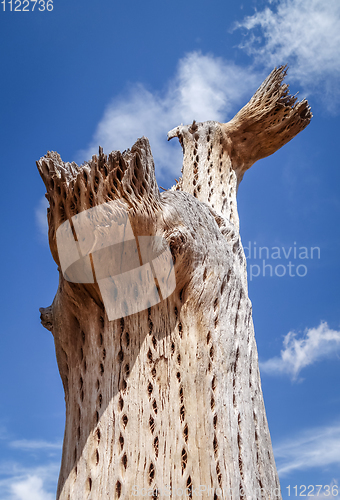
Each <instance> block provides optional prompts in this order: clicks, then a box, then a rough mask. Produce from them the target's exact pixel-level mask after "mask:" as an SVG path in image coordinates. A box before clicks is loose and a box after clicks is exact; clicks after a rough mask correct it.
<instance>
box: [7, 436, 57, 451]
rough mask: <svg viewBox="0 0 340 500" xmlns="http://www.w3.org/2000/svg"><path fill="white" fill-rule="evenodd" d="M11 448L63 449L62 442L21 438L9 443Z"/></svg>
mask: <svg viewBox="0 0 340 500" xmlns="http://www.w3.org/2000/svg"><path fill="white" fill-rule="evenodd" d="M9 446H10V447H11V448H16V449H20V450H27V451H29V450H61V448H62V442H58V443H50V442H48V441H39V440H36V441H35V440H30V439H20V440H16V441H11V442H10V443H9Z"/></svg>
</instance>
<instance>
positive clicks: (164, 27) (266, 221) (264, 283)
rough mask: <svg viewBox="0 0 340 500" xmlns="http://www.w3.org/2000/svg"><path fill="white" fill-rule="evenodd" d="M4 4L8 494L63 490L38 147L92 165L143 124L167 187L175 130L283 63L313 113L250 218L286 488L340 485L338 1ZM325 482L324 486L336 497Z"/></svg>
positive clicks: (265, 363) (267, 179)
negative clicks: (46, 321)
mask: <svg viewBox="0 0 340 500" xmlns="http://www.w3.org/2000/svg"><path fill="white" fill-rule="evenodd" d="M16 5H17V6H18V7H19V4H18V3H17V4H16ZM40 5H41V6H42V4H40ZM32 6H33V2H31V6H30V8H31V9H32ZM5 7H6V10H5V11H3V10H1V9H3V4H1V5H0V37H1V48H2V50H1V70H2V71H1V74H2V77H1V81H0V96H1V97H0V99H1V113H0V115H1V116H0V119H1V125H0V126H1V139H2V140H1V164H0V166H1V176H2V189H1V191H2V192H1V210H2V213H3V215H4V218H3V222H2V227H3V233H2V234H3V237H2V241H3V244H2V247H1V261H2V287H1V318H2V323H1V336H0V343H1V345H0V380H1V385H0V388H1V389H0V390H1V396H0V500H51V499H53V498H54V496H55V490H56V482H57V477H58V470H59V464H60V458H61V443H62V438H63V430H64V396H63V390H62V385H61V381H60V378H59V374H58V369H57V364H56V360H55V353H54V345H53V338H52V335H51V334H50V333H49V332H48V331H47V330H45V329H44V328H43V327H42V326H41V325H40V318H39V316H40V314H39V307H46V306H48V305H50V304H51V302H52V300H53V297H54V295H55V292H56V290H57V282H58V273H57V269H56V264H55V263H54V261H53V260H52V257H51V255H50V252H49V248H48V244H47V237H46V204H45V202H44V193H45V191H44V185H43V183H42V181H41V179H40V177H39V174H38V171H37V169H36V166H35V161H36V160H38V159H39V158H40V157H41V156H43V155H44V154H45V153H46V152H47V151H48V150H53V151H58V153H59V154H60V155H61V157H62V158H63V160H64V161H73V160H75V161H77V162H78V163H82V162H83V161H84V160H87V159H89V158H90V156H91V155H92V154H93V153H96V152H97V149H98V146H99V145H101V146H103V147H104V151H105V152H106V153H109V152H110V151H111V150H115V149H121V150H123V149H125V148H127V147H130V146H132V144H133V143H134V141H135V140H136V139H137V138H138V137H140V136H142V135H146V136H147V137H149V139H150V142H151V148H152V151H153V153H154V158H155V164H156V177H157V180H158V183H159V184H160V185H161V186H164V187H166V188H168V187H170V186H171V185H172V184H173V182H174V178H175V177H176V178H178V176H179V175H180V168H181V148H180V146H179V144H178V143H176V142H175V141H171V142H170V143H168V142H167V140H166V134H167V132H168V131H169V130H170V129H172V128H173V127H175V126H177V125H179V124H180V123H181V122H183V123H184V124H186V123H190V122H191V121H192V120H193V119H195V120H196V121H201V120H207V119H210V120H218V121H228V120H229V119H231V118H232V117H233V116H234V114H235V113H236V112H237V111H238V110H239V109H240V108H241V107H242V106H243V105H244V104H245V103H246V102H247V101H248V100H249V98H250V97H251V96H252V94H253V93H254V92H255V90H256V89H257V87H258V86H259V84H260V83H261V82H262V80H263V79H264V78H265V77H266V76H267V74H269V72H270V71H271V69H273V67H274V66H278V65H280V64H286V63H288V65H289V71H288V75H287V82H288V83H289V84H290V88H291V92H292V93H295V92H297V91H299V92H300V98H303V97H307V98H308V100H309V102H310V104H311V107H312V112H313V115H314V116H313V119H312V122H311V124H310V125H309V126H308V127H307V129H305V130H304V131H303V132H302V133H301V134H299V135H298V136H297V137H296V138H295V139H294V140H292V141H291V142H290V143H288V144H287V145H286V146H284V147H283V148H282V149H281V150H279V151H278V152H277V153H275V154H274V155H273V156H271V157H269V158H266V159H264V160H261V161H260V162H258V163H256V164H255V165H254V166H253V167H252V168H251V169H250V170H249V171H248V172H247V173H246V174H245V176H244V179H243V181H242V183H241V185H240V188H239V194H238V209H239V215H240V224H241V229H240V231H241V237H242V241H243V245H244V246H245V247H246V248H247V249H248V250H247V249H246V253H248V254H249V258H248V273H249V295H250V298H251V300H252V303H253V318H254V325H255V333H256V339H257V344H258V351H259V359H260V368H261V378H262V387H263V391H264V398H265V404H266V410H267V417H268V421H269V428H270V432H271V437H272V442H273V447H274V454H275V458H276V463H277V467H278V471H279V475H280V480H281V488H282V493H283V498H284V499H288V498H290V497H293V496H294V495H295V490H294V489H293V487H294V486H295V485H297V492H298V494H299V493H303V492H304V490H303V487H301V486H302V485H305V486H306V487H307V488H308V486H309V485H311V486H312V485H314V486H315V485H323V486H326V485H330V486H331V487H332V486H333V487H334V488H333V493H335V492H336V485H338V483H339V481H340V391H339V375H340V364H339V359H340V307H339V281H340V264H339V260H338V256H339V217H340V197H339V185H340V183H339V181H340V173H339V156H338V143H339V139H338V137H339V132H340V122H339V115H340V106H339V104H340V91H339V90H340V85H339V83H340V50H339V47H340V3H339V2H338V0H328V1H327V2H325V1H324V0H271V1H270V0H245V1H243V2H242V1H241V2H239V1H229V2H227V1H221V0H212V1H211V2H209V3H207V2H203V1H201V0H195V1H192V0H187V1H186V2H179V1H177V0H175V1H173V2H171V3H169V2H159V1H158V2H156V1H151V0H150V1H147V2H131V1H129V0H126V1H125V2H115V1H112V0H110V1H109V0H102V1H101V2H100V3H97V4H95V3H94V2H92V1H91V2H90V1H88V0H82V1H80V0H74V1H72V2H69V1H68V2H66V1H65V0H55V1H54V9H53V10H52V11H50V12H48V11H46V10H45V11H44V12H39V11H37V10H36V9H35V10H34V12H32V11H31V12H18V11H17V12H14V11H12V12H10V8H9V2H8V1H6V3H5ZM21 8H22V6H21ZM6 234H7V236H5V235H6ZM249 244H250V247H249ZM260 247H262V251H261V256H259V248H260ZM254 248H256V249H257V252H256V255H255V252H254ZM312 248H314V250H313V251H312V250H311V249H312ZM278 249H279V251H278ZM312 252H313V258H311V254H312ZM307 257H308V258H307ZM264 261H265V262H264ZM264 266H267V267H264ZM270 266H271V267H270ZM278 266H279V267H278ZM250 272H251V275H250ZM270 274H272V275H270ZM289 274H291V275H289ZM297 274H298V275H297ZM256 275H257V276H256ZM281 275H282V276H281ZM289 485H290V487H291V490H290V497H289V496H288V493H289V490H288V486H289ZM316 491H317V490H316V489H315V491H314V493H316ZM308 492H312V489H311V488H309V490H308V489H307V490H306V494H307V493H308ZM326 493H327V489H326V488H324V489H322V490H321V492H320V493H319V497H318V498H332V495H330V496H325V495H326Z"/></svg>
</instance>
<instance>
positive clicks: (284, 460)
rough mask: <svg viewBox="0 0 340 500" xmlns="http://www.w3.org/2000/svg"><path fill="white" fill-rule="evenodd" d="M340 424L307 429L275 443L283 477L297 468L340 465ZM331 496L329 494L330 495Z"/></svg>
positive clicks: (276, 456) (275, 450) (278, 464)
mask: <svg viewBox="0 0 340 500" xmlns="http://www.w3.org/2000/svg"><path fill="white" fill-rule="evenodd" d="M339 449H340V424H336V425H332V426H325V427H316V428H312V429H308V430H305V431H304V432H302V433H301V434H300V435H297V436H294V438H291V439H288V440H285V441H282V442H281V443H279V444H278V445H276V446H275V445H274V450H273V451H274V456H275V461H276V465H277V469H278V473H279V475H280V476H281V477H284V476H287V475H288V474H290V473H291V472H294V471H296V470H307V469H310V468H312V467H319V468H324V467H327V466H331V465H337V466H338V465H340V454H339ZM328 498H329V496H328Z"/></svg>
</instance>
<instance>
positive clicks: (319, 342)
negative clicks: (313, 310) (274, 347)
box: [260, 322, 340, 380]
mask: <svg viewBox="0 0 340 500" xmlns="http://www.w3.org/2000/svg"><path fill="white" fill-rule="evenodd" d="M283 347H284V349H283V350H282V351H281V356H280V357H274V358H271V359H268V360H267V361H264V362H262V363H260V368H261V371H262V372H266V373H271V374H279V373H287V374H289V375H291V377H292V378H293V380H296V378H297V376H298V374H299V373H300V371H301V370H302V369H303V368H305V367H306V366H308V365H311V364H313V363H315V362H317V361H321V360H322V359H326V358H329V357H331V356H333V355H335V354H336V352H339V350H340V331H337V330H332V329H331V328H329V327H328V325H327V323H326V322H321V323H320V325H319V326H318V327H317V328H309V329H306V330H305V332H304V335H303V336H301V337H300V338H297V335H296V333H294V332H289V333H288V334H287V335H286V336H285V338H284V341H283Z"/></svg>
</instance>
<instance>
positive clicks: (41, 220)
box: [35, 196, 49, 239]
mask: <svg viewBox="0 0 340 500" xmlns="http://www.w3.org/2000/svg"><path fill="white" fill-rule="evenodd" d="M48 206H49V204H48V201H47V199H46V198H45V196H44V197H43V198H41V200H40V202H39V205H38V206H37V208H36V209H35V221H36V224H37V226H38V229H39V233H40V235H41V236H43V237H44V238H45V239H46V238H47V234H48V223H47V208H48Z"/></svg>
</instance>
